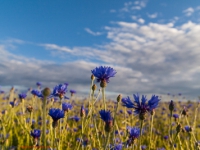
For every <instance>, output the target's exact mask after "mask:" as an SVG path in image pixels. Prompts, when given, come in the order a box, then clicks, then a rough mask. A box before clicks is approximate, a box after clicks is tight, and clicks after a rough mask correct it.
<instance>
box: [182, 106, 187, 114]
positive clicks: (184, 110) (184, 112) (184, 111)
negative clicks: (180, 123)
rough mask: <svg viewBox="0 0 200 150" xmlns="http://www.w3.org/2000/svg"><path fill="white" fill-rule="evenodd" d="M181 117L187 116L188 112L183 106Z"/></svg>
mask: <svg viewBox="0 0 200 150" xmlns="http://www.w3.org/2000/svg"><path fill="white" fill-rule="evenodd" d="M181 115H183V116H188V110H187V108H186V107H185V106H184V108H183V110H182V112H181Z"/></svg>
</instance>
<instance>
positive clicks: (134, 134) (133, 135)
mask: <svg viewBox="0 0 200 150" xmlns="http://www.w3.org/2000/svg"><path fill="white" fill-rule="evenodd" d="M128 132H129V139H128V141H127V145H128V146H131V144H133V143H134V142H135V140H136V139H137V138H139V136H140V129H139V128H137V127H133V128H131V127H129V128H128Z"/></svg>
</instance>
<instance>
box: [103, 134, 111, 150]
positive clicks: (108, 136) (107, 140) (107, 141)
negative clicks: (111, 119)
mask: <svg viewBox="0 0 200 150" xmlns="http://www.w3.org/2000/svg"><path fill="white" fill-rule="evenodd" d="M109 138H110V132H108V135H107V139H106V144H105V146H104V150H106V148H107V146H108V143H109Z"/></svg>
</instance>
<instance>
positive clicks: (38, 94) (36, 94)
mask: <svg viewBox="0 0 200 150" xmlns="http://www.w3.org/2000/svg"><path fill="white" fill-rule="evenodd" d="M31 94H33V96H38V97H39V96H40V95H42V93H41V92H40V91H38V90H32V91H31Z"/></svg>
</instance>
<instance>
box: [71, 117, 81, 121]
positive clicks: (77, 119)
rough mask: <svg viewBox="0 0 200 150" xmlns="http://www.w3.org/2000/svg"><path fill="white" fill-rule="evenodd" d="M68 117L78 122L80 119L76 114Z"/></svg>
mask: <svg viewBox="0 0 200 150" xmlns="http://www.w3.org/2000/svg"><path fill="white" fill-rule="evenodd" d="M70 119H72V120H75V121H76V122H78V121H79V120H80V118H79V117H78V116H73V117H71V118H70Z"/></svg>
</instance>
